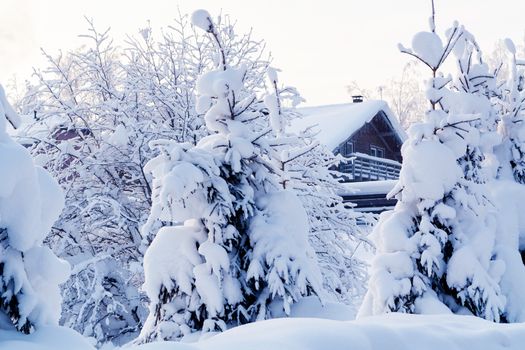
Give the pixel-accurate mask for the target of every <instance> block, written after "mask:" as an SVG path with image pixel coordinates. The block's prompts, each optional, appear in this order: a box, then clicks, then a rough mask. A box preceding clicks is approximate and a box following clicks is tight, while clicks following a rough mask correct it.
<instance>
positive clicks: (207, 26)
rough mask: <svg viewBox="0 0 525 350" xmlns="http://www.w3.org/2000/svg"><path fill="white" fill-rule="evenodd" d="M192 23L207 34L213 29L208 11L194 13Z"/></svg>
mask: <svg viewBox="0 0 525 350" xmlns="http://www.w3.org/2000/svg"><path fill="white" fill-rule="evenodd" d="M191 23H192V24H193V25H194V26H196V27H199V28H200V29H202V30H204V31H205V32H209V31H210V30H211V29H212V27H213V23H212V21H211V16H210V14H209V13H208V11H206V10H196V11H194V12H193V13H192V15H191Z"/></svg>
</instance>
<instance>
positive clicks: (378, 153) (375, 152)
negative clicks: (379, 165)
mask: <svg viewBox="0 0 525 350" xmlns="http://www.w3.org/2000/svg"><path fill="white" fill-rule="evenodd" d="M370 155H371V156H372V157H377V158H385V149H384V148H381V147H378V146H375V145H370Z"/></svg>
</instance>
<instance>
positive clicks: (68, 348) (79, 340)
mask: <svg viewBox="0 0 525 350" xmlns="http://www.w3.org/2000/svg"><path fill="white" fill-rule="evenodd" d="M0 349H5V350H73V349H74V350H94V348H93V347H92V346H91V344H90V343H89V342H88V340H87V339H86V338H84V337H82V336H81V335H80V334H78V333H77V332H75V331H73V330H71V329H68V328H66V327H50V326H47V327H41V328H40V329H38V330H37V331H35V332H34V333H32V334H29V335H24V334H21V333H19V332H15V331H13V330H3V329H2V327H1V326H0Z"/></svg>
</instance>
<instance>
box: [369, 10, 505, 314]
mask: <svg viewBox="0 0 525 350" xmlns="http://www.w3.org/2000/svg"><path fill="white" fill-rule="evenodd" d="M433 17H434V16H432V18H431V20H430V24H431V28H430V29H431V30H430V31H429V32H420V33H417V34H416V35H415V36H414V38H413V41H412V48H411V49H409V48H404V47H402V46H400V49H401V51H402V52H404V53H407V54H410V55H412V56H414V57H416V58H417V59H419V60H420V61H422V62H423V63H424V64H425V65H426V66H427V67H428V68H429V69H430V70H431V72H432V78H431V79H430V80H429V81H428V83H427V85H428V91H427V96H428V98H429V100H430V104H431V109H430V110H429V111H428V112H427V114H426V116H425V121H424V122H423V123H420V124H416V125H413V126H412V127H411V128H410V129H409V139H408V140H407V141H406V142H405V144H404V145H403V147H402V156H403V166H402V169H401V173H400V179H399V182H398V183H397V185H396V186H395V188H394V189H393V190H392V192H391V193H390V194H389V195H390V196H396V198H397V199H398V203H397V205H396V207H395V209H394V210H392V211H389V212H385V213H383V214H382V215H381V218H380V220H379V223H378V224H377V226H376V228H375V229H374V233H373V235H374V238H375V240H376V243H377V248H378V255H377V257H376V259H375V261H374V263H373V267H372V272H371V275H372V276H371V279H370V283H369V291H368V293H367V295H366V296H365V301H364V303H363V305H362V307H361V310H360V315H369V314H378V313H384V312H391V311H398V312H409V313H425V312H436V311H437V310H440V311H448V310H451V311H452V312H470V313H472V314H474V315H476V316H479V317H483V318H485V319H488V320H493V321H499V320H500V316H501V314H502V313H503V311H504V306H505V298H504V297H503V296H502V294H501V292H500V287H499V284H498V283H499V279H500V278H501V275H502V273H503V270H504V264H502V263H501V262H500V261H499V260H496V259H495V258H494V244H495V231H496V219H495V215H494V213H493V212H492V210H491V206H490V205H489V203H488V201H487V200H486V199H485V198H484V195H485V193H484V192H483V191H482V190H481V187H480V185H479V182H482V180H481V179H479V178H477V177H476V176H477V174H478V172H476V171H471V170H472V169H471V168H470V167H468V166H465V165H466V164H467V163H468V162H470V161H471V160H472V159H471V158H469V156H468V154H469V153H468V150H475V149H477V148H479V147H480V139H481V138H480V135H479V134H480V131H479V130H477V129H476V128H475V127H474V126H473V124H472V123H473V122H474V121H477V120H479V119H480V118H484V117H483V116H482V115H481V114H480V113H485V112H487V111H479V110H477V108H480V106H477V107H476V110H475V111H474V112H475V114H461V113H457V112H456V111H458V110H461V109H468V108H469V102H470V98H472V99H474V100H477V97H479V96H478V95H477V94H474V95H471V94H469V96H468V98H467V96H465V95H464V94H463V93H460V94H458V93H457V92H454V91H451V90H449V88H448V86H449V84H450V82H451V80H452V78H451V77H445V76H443V75H442V74H440V73H439V69H440V67H441V66H442V64H443V62H444V61H445V59H446V58H447V57H448V56H449V54H450V53H451V52H452V50H453V49H454V47H455V45H456V44H457V43H458V42H459V41H460V40H461V38H463V35H465V31H464V29H463V28H462V27H460V26H459V25H457V24H454V26H453V27H452V28H451V29H449V30H448V31H447V34H446V40H445V44H443V43H442V41H441V38H440V37H439V36H438V35H437V34H436V33H435V26H434V18H433ZM465 50H467V49H466V48H465ZM458 53H459V57H460V61H461V58H462V57H463V54H464V51H462V50H459V51H458ZM462 76H463V77H465V75H462ZM467 80H470V78H467ZM463 104H465V105H463ZM462 105H463V106H462ZM460 106H462V107H461V108H460ZM481 106H487V104H486V103H483V104H481ZM470 107H472V106H470ZM470 113H472V111H471V112H470ZM477 161H478V159H475V162H472V164H477ZM448 312H450V311H448Z"/></svg>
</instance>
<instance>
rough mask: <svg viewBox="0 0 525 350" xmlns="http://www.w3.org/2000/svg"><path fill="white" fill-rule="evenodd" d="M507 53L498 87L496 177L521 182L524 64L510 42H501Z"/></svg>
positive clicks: (524, 177) (524, 168)
mask: <svg viewBox="0 0 525 350" xmlns="http://www.w3.org/2000/svg"><path fill="white" fill-rule="evenodd" d="M505 46H506V47H507V50H508V52H509V54H510V62H509V63H508V67H509V69H508V70H509V76H508V77H507V79H506V81H505V84H504V85H503V88H502V90H503V91H502V94H501V99H500V114H501V122H500V123H499V131H500V133H501V135H502V137H503V142H502V145H501V147H500V149H499V150H500V152H499V155H500V159H501V169H500V174H499V177H500V178H502V179H511V178H514V179H515V181H516V182H518V183H521V184H524V183H525V91H524V83H525V77H524V74H523V66H524V65H525V61H523V60H518V59H517V58H516V47H515V45H514V43H513V42H512V41H511V40H510V39H506V40H505Z"/></svg>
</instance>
